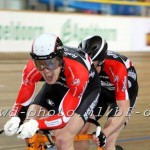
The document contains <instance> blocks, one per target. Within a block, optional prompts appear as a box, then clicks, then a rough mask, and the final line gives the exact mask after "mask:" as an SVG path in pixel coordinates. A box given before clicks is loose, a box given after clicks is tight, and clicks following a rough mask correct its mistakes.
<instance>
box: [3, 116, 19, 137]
mask: <svg viewBox="0 0 150 150" xmlns="http://www.w3.org/2000/svg"><path fill="white" fill-rule="evenodd" d="M19 124H20V118H19V117H12V118H11V119H10V120H8V121H7V123H6V124H5V125H4V132H5V134H6V135H7V136H12V135H14V134H15V133H16V132H17V130H18V127H19Z"/></svg>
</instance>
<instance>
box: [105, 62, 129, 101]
mask: <svg viewBox="0 0 150 150" xmlns="http://www.w3.org/2000/svg"><path fill="white" fill-rule="evenodd" d="M108 63H109V66H108V67H107V74H108V76H109V78H110V81H111V83H112V84H114V87H115V96H116V101H119V100H129V94H128V74H127V69H126V67H125V65H123V64H122V63H120V62H119V61H115V60H108Z"/></svg>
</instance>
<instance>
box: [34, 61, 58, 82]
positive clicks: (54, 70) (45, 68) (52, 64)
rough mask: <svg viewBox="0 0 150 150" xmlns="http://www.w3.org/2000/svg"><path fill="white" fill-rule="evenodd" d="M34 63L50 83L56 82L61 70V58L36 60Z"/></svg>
mask: <svg viewBox="0 0 150 150" xmlns="http://www.w3.org/2000/svg"><path fill="white" fill-rule="evenodd" d="M34 64H35V66H36V67H37V68H38V70H39V71H40V72H41V74H42V76H43V78H44V79H45V81H46V82H47V83H48V84H54V83H56V81H57V79H58V77H59V74H60V71H61V65H60V64H61V63H60V60H59V59H57V58H53V59H47V60H34Z"/></svg>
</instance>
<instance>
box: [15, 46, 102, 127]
mask: <svg viewBox="0 0 150 150" xmlns="http://www.w3.org/2000/svg"><path fill="white" fill-rule="evenodd" d="M63 63H64V64H63V67H62V70H61V73H60V76H59V79H58V81H57V82H56V83H55V84H54V85H48V84H44V86H43V88H42V89H41V91H40V92H39V94H38V95H37V96H36V98H35V101H34V102H33V103H35V104H41V105H42V106H44V107H45V108H46V109H48V110H50V109H51V107H50V105H48V103H47V102H49V103H50V101H47V99H49V96H48V97H47V95H54V96H53V97H57V96H58V97H59V100H58V99H57V98H56V100H55V98H54V105H57V107H55V108H57V112H59V113H60V114H61V115H60V114H55V115H53V116H51V117H49V118H47V119H41V120H38V122H39V128H40V129H56V128H61V127H63V126H64V125H65V124H66V123H67V122H68V121H69V119H70V114H69V113H68V112H70V110H71V111H74V112H76V111H77V112H79V114H80V112H82V111H81V109H82V110H84V112H82V116H81V117H82V118H83V120H84V121H85V120H87V119H88V117H89V115H90V114H89V112H88V109H91V110H92V109H94V107H95V106H96V104H97V102H98V97H99V92H100V82H99V80H98V78H99V77H98V74H97V72H96V70H95V68H94V66H93V65H92V61H91V59H90V57H89V56H88V55H87V54H86V53H84V52H82V51H76V50H73V49H65V52H64V57H63ZM41 79H42V75H41V73H40V71H39V70H38V69H37V68H36V67H35V65H34V62H33V61H32V60H29V61H28V63H27V65H26V67H25V69H24V71H23V80H22V85H21V88H20V91H19V95H18V98H17V100H16V103H15V105H14V108H13V110H14V112H15V111H16V112H17V113H20V111H21V108H22V107H23V106H28V105H30V104H31V102H32V101H33V100H34V98H33V96H34V92H35V88H36V83H37V82H38V81H40V80H41ZM95 81H96V82H95ZM89 85H90V86H89ZM58 87H59V88H58ZM87 87H89V88H87ZM61 89H62V92H60V93H59V91H58V93H57V90H60V91H61ZM52 91H55V92H54V93H53V92H52ZM63 91H65V92H63ZM93 91H94V92H93ZM84 93H86V95H85V94H84ZM91 93H93V94H92V97H93V99H91ZM60 95H62V96H60ZM43 97H44V100H43ZM88 97H89V98H90V99H91V100H89V98H88ZM50 100H51V99H50ZM46 101H47V102H46ZM85 101H87V104H86V105H85ZM88 101H89V102H88ZM51 102H52V101H51ZM43 103H44V104H43ZM81 104H83V105H82V107H81V106H80V105H81ZM54 105H53V106H54ZM84 107H85V108H84ZM79 108H80V109H79Z"/></svg>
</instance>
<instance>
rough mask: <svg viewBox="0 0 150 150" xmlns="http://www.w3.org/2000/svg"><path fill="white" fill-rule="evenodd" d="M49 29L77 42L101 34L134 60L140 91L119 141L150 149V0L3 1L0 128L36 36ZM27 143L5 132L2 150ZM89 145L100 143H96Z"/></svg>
mask: <svg viewBox="0 0 150 150" xmlns="http://www.w3.org/2000/svg"><path fill="white" fill-rule="evenodd" d="M45 32H51V33H54V34H56V35H58V36H59V37H60V38H61V40H62V41H63V43H64V45H68V46H73V47H77V46H78V44H79V42H80V41H81V40H83V39H85V38H86V37H88V36H92V35H96V34H97V35H100V36H102V37H103V38H104V39H105V40H107V42H108V48H109V49H110V50H114V51H117V52H119V53H121V54H124V55H126V56H127V57H129V58H130V59H131V60H132V62H133V64H134V66H135V68H136V70H137V74H138V81H139V96H138V101H137V104H136V108H135V110H134V112H133V115H132V117H131V120H130V121H129V124H128V126H127V127H126V128H125V129H124V130H123V132H122V134H121V135H120V136H119V139H118V141H117V142H118V144H119V145H121V146H123V147H124V149H125V150H132V149H135V150H141V149H143V150H149V149H150V129H149V127H150V98H149V91H150V88H149V87H150V69H149V68H150V0H0V129H3V125H4V124H5V122H6V121H7V120H8V119H9V112H10V110H11V108H12V106H13V104H14V102H15V99H16V97H17V94H18V91H19V88H20V85H21V78H22V70H23V68H24V66H25V64H26V62H27V60H28V59H29V58H30V56H29V52H30V50H31V45H32V41H33V39H34V38H35V37H36V36H38V35H39V34H41V33H45ZM42 84H43V83H39V84H38V86H37V92H38V90H39V89H40V88H41V85H42ZM106 119H107V118H106V117H104V118H103V119H102V120H100V123H101V124H102V125H103V123H104V122H105V120H106ZM24 145H25V143H24V141H22V140H18V139H17V138H16V135H15V136H13V137H6V136H5V135H4V134H2V135H0V150H9V149H11V150H24V149H25V148H24ZM90 149H91V150H94V149H96V148H94V145H91V148H90Z"/></svg>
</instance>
